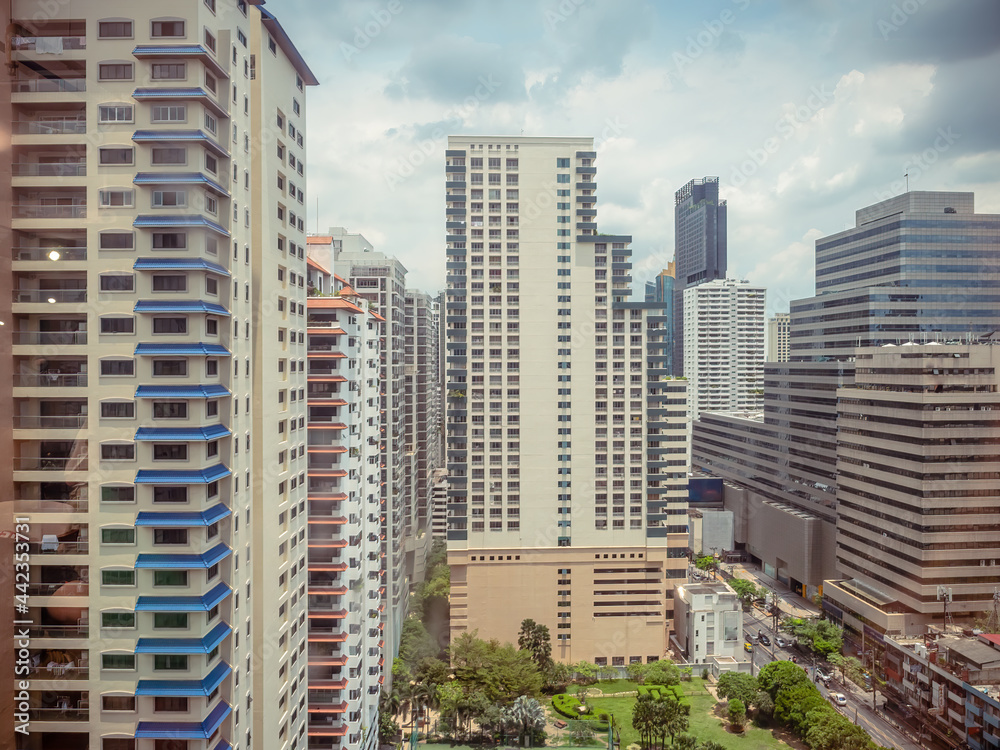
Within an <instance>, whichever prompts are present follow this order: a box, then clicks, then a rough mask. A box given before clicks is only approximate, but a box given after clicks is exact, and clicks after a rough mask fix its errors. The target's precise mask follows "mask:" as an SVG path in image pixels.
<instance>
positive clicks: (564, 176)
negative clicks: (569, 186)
mask: <svg viewBox="0 0 1000 750" xmlns="http://www.w3.org/2000/svg"><path fill="white" fill-rule="evenodd" d="M556 182H569V175H568V174H557V175H556Z"/></svg>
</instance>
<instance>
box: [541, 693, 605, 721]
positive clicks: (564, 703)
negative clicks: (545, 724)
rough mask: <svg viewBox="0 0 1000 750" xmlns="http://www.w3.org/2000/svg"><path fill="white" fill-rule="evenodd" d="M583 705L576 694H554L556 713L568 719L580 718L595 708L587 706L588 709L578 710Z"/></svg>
mask: <svg viewBox="0 0 1000 750" xmlns="http://www.w3.org/2000/svg"><path fill="white" fill-rule="evenodd" d="M581 705H582V704H581V703H580V701H579V699H578V698H577V697H576V696H575V695H569V694H568V693H560V694H559V695H554V696H552V708H554V709H555V711H556V713H558V714H560V715H561V716H565V717H566V718H567V719H579V718H580V717H581V716H586V715H587V714H589V713H590V712H591V711H592V710H593V709H592V708H590V706H587V707H586V708H587V710H586V711H583V712H581V711H579V710H577V709H579V707H580V706H581ZM605 728H606V727H605Z"/></svg>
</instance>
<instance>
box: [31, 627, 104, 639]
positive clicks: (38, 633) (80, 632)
mask: <svg viewBox="0 0 1000 750" xmlns="http://www.w3.org/2000/svg"><path fill="white" fill-rule="evenodd" d="M89 632H90V630H89V628H88V627H87V626H86V625H29V626H28V635H30V636H31V637H32V638H86V637H87V636H88V634H89Z"/></svg>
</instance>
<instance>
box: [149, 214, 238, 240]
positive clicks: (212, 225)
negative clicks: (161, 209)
mask: <svg viewBox="0 0 1000 750" xmlns="http://www.w3.org/2000/svg"><path fill="white" fill-rule="evenodd" d="M132 226H134V227H137V228H138V229H185V228H192V227H194V228H196V229H197V228H199V227H200V228H203V229H209V230H211V231H213V232H215V233H216V234H221V235H222V236H223V237H228V236H229V230H228V229H226V228H225V227H224V226H222V225H221V224H219V223H217V222H214V221H212V220H211V219H209V218H208V217H207V216H201V215H200V214H173V215H163V216H151V215H149V214H144V215H142V216H136V217H135V220H134V221H133V222H132Z"/></svg>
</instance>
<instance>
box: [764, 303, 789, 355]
mask: <svg viewBox="0 0 1000 750" xmlns="http://www.w3.org/2000/svg"><path fill="white" fill-rule="evenodd" d="M791 330H792V319H791V316H790V315H789V314H788V313H775V314H774V315H773V316H772V317H770V318H768V319H767V361H768V362H787V361H788V353H789V343H788V342H789V334H790V333H791Z"/></svg>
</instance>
